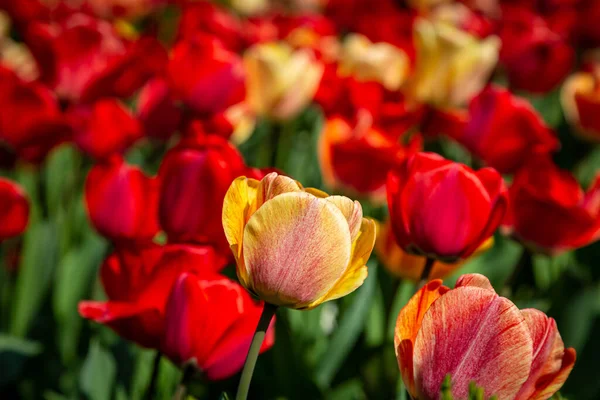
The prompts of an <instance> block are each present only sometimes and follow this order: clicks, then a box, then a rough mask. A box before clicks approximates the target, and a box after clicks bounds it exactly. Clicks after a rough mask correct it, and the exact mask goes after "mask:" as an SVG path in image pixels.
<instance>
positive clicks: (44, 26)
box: [0, 0, 600, 400]
mask: <svg viewBox="0 0 600 400" xmlns="http://www.w3.org/2000/svg"><path fill="white" fill-rule="evenodd" d="M217 3H219V4H217ZM0 10H2V11H1V12H0V174H1V175H2V176H6V177H7V178H0V245H2V247H0V257H1V258H2V264H4V265H5V267H6V268H5V269H6V272H5V275H3V276H8V277H12V278H10V279H12V280H13V281H14V279H15V277H17V276H19V275H21V274H23V273H24V271H23V268H21V267H19V263H20V262H21V260H24V259H27V258H28V256H27V255H26V254H21V253H20V252H21V251H22V250H23V251H24V246H23V245H22V237H23V234H24V235H25V237H27V235H28V232H29V230H28V225H29V226H31V225H32V224H33V225H35V224H38V223H40V221H42V222H43V221H45V220H48V219H51V218H52V216H53V215H54V214H53V210H52V209H48V204H50V203H49V202H48V199H47V198H46V197H48V192H50V191H52V189H53V187H52V185H53V182H55V180H52V179H46V178H47V176H48V173H47V169H48V164H49V161H48V160H49V159H52V158H53V157H54V155H55V154H57V153H58V152H60V151H61V149H65V148H69V149H76V151H75V154H76V157H78V159H79V160H80V161H79V164H75V168H73V169H71V170H64V171H61V172H60V174H61V175H62V176H63V177H64V179H71V180H74V181H75V184H74V185H73V186H72V187H74V189H73V190H75V191H76V193H80V194H81V195H80V196H79V197H78V196H77V194H75V195H72V194H69V193H67V194H65V193H59V194H58V196H74V198H76V200H77V201H79V202H82V203H83V204H84V205H85V210H86V218H85V220H86V221H89V223H91V225H92V226H93V228H94V230H95V231H96V232H97V233H98V234H99V235H100V236H102V237H103V238H104V242H103V243H106V250H107V251H106V254H105V257H104V260H103V262H102V263H101V266H100V269H99V274H98V275H99V279H100V282H101V286H102V290H96V291H94V292H90V291H89V290H86V289H82V291H81V294H80V295H79V297H78V298H77V301H79V304H78V313H79V314H80V316H81V317H83V318H85V319H88V320H91V321H94V322H96V323H99V324H103V325H106V326H107V327H109V328H110V329H112V330H113V331H114V332H116V333H117V334H118V335H119V336H120V337H122V338H123V339H125V340H127V341H131V342H134V343H136V344H137V345H139V346H141V347H144V348H149V349H154V350H156V351H157V364H156V365H155V369H156V367H157V365H158V361H159V360H160V357H162V356H164V357H166V358H167V359H169V360H170V361H171V362H172V363H173V364H174V365H176V366H177V367H178V368H180V370H181V371H182V374H183V378H182V379H181V381H180V383H179V387H178V389H177V391H176V393H173V394H174V396H176V397H177V398H181V399H183V398H184V396H186V395H195V394H194V392H193V389H191V388H192V386H193V382H194V381H202V380H204V381H205V382H208V383H206V384H207V385H209V386H210V385H211V384H212V383H210V382H213V381H220V380H223V379H227V378H230V377H234V376H236V374H238V373H239V372H240V371H242V369H243V372H242V374H241V377H240V378H239V381H240V383H239V387H238V392H237V399H245V398H246V396H248V390H249V389H248V388H249V386H250V379H251V378H252V373H253V369H254V364H255V363H256V358H257V357H258V354H259V353H262V352H263V351H266V350H269V349H271V348H272V347H273V346H274V344H276V343H277V333H276V332H275V331H276V329H275V327H276V324H278V322H279V318H282V319H283V320H285V319H286V318H287V314H285V313H284V311H282V310H280V311H278V309H280V308H287V309H292V310H303V311H302V312H305V313H312V312H313V311H310V310H313V309H315V308H317V307H318V306H320V305H321V304H323V303H325V302H328V301H333V300H336V299H340V298H342V297H344V296H346V295H349V294H350V293H352V292H354V291H355V290H357V289H359V288H360V287H361V285H363V283H365V282H367V280H368V279H377V278H376V277H372V278H371V277H369V272H372V271H373V270H374V269H376V268H377V269H381V268H384V269H385V270H387V272H383V273H384V274H385V275H383V276H385V277H386V278H385V279H386V280H388V281H389V282H395V286H394V288H397V282H398V279H402V280H403V281H404V282H414V284H413V286H411V291H412V293H414V295H413V296H412V298H410V300H408V298H406V300H407V301H408V302H407V303H406V302H405V303H403V304H402V305H401V306H402V307H401V308H400V309H399V310H400V312H399V314H398V310H396V311H395V315H394V319H395V318H396V316H397V321H396V325H395V333H394V335H393V345H392V343H389V344H387V345H386V346H388V350H391V349H394V351H395V355H396V358H397V362H398V366H399V373H400V377H401V381H402V383H401V388H400V389H399V390H398V393H399V394H398V396H405V390H406V392H408V395H409V396H410V398H412V399H441V398H443V399H447V398H448V397H447V396H450V398H452V396H454V398H456V399H467V398H473V399H476V398H477V399H478V398H482V399H487V398H491V397H492V396H495V397H496V398H498V399H499V400H504V399H505V400H513V399H518V400H534V399H535V400H538V399H539V400H543V399H548V398H550V397H552V396H558V394H556V393H557V392H558V390H559V389H560V388H561V387H562V385H563V384H564V383H565V381H566V380H567V378H568V376H569V374H570V373H571V370H572V369H573V367H574V365H575V360H576V351H575V349H573V348H566V347H565V344H564V343H563V339H562V338H561V335H560V334H559V331H558V327H557V323H556V321H555V320H554V319H553V318H551V317H548V316H547V315H546V313H545V312H542V311H540V310H538V309H535V308H530V307H531V306H537V303H535V302H533V301H529V302H521V301H518V300H519V299H518V298H517V299H516V300H515V299H513V300H514V301H515V303H517V304H518V305H519V307H521V306H523V305H525V307H526V308H523V309H520V308H519V307H518V306H517V305H515V303H513V301H511V300H510V299H509V298H508V297H512V296H513V295H514V294H515V291H516V290H517V289H518V287H517V285H516V284H515V279H518V278H519V276H520V275H521V277H522V275H523V274H525V275H528V274H529V275H530V274H531V271H527V269H531V268H532V267H533V266H532V259H533V258H535V257H542V258H543V259H545V260H546V259H549V260H553V259H556V258H557V257H561V256H564V255H565V254H571V253H572V252H574V251H576V250H578V249H581V248H583V247H586V246H590V245H592V244H593V243H594V242H596V241H597V240H598V239H599V238H600V174H597V172H598V171H600V164H599V163H598V162H597V159H598V157H597V156H594V154H595V153H594V150H593V146H592V145H593V143H595V142H598V141H600V122H599V121H600V118H599V117H598V115H600V57H599V56H598V54H600V53H598V52H597V51H595V50H594V49H595V48H596V47H598V49H600V24H599V23H598V20H599V19H600V2H598V1H595V0H522V1H517V0H460V1H459V0H457V1H454V0H376V1H367V0H312V1H309V0H305V1H302V0H291V1H283V0H247V1H244V0H228V1H224V2H209V1H204V0H18V1H17V0H0ZM549 109H550V110H554V111H553V112H554V114H552V113H551V112H545V111H546V110H549ZM556 110H558V111H556ZM307 115H308V116H307ZM311 115H312V116H313V117H311ZM315 115H316V117H315ZM554 115H558V117H557V118H554V119H553V116H554ZM563 116H564V118H563ZM307 125H308V126H307ZM311 132H314V135H313V134H312V133H311ZM594 157H595V158H594ZM573 159H574V161H571V160H573ZM316 163H318V166H319V168H318V170H317V173H316V174H315V173H312V172H311V171H315V168H314V167H315V165H316ZM586 168H587V171H588V172H587V174H583V173H580V171H581V170H583V169H586ZM21 171H33V175H34V176H35V177H36V178H35V179H34V180H36V179H37V180H38V184H37V186H36V185H35V184H34V185H33V187H34V188H35V192H34V193H29V194H28V193H27V190H26V189H24V187H26V188H29V187H31V185H30V184H29V183H30V182H29V183H28V182H27V179H25V180H23V179H22V173H21ZM590 171H591V172H590ZM82 172H83V175H81V173H82ZM80 176H81V179H79V178H78V177H80ZM45 177H46V178H45ZM44 179H46V180H44ZM17 181H18V182H21V183H23V186H21V185H20V184H19V183H17ZM582 183H583V184H584V186H587V191H586V190H584V188H582ZM303 184H305V185H307V186H308V185H311V186H316V187H314V188H312V187H305V186H303ZM323 190H328V191H330V192H331V191H332V192H334V193H335V194H334V195H329V194H328V193H326V192H324V191H323ZM346 196H349V197H352V198H358V199H359V200H360V202H359V201H355V200H351V199H350V198H349V197H346ZM61 198H62V197H61ZM76 213H77V210H76V207H75V206H73V205H72V204H70V205H68V206H67V207H66V214H67V215H69V217H66V220H68V221H71V216H72V215H75V214H76ZM73 218H76V217H73ZM63 222H64V221H63V220H58V222H57V224H59V225H60V224H61V223H63ZM65 223H69V222H65ZM83 223H84V224H85V222H83ZM75 235H77V233H75ZM61 240H62V239H61ZM77 240H78V239H77V238H75V240H74V242H77ZM26 241H27V240H26ZM495 241H496V242H498V241H501V242H509V241H510V242H512V243H513V244H514V243H518V246H520V249H522V252H523V256H522V257H521V261H520V262H519V263H518V265H507V266H506V267H507V268H508V269H509V270H510V271H512V275H511V277H509V278H508V279H507V280H506V282H505V285H504V287H498V286H497V284H496V283H497V282H495V281H493V283H494V286H496V289H498V292H499V293H501V294H502V296H501V295H499V294H497V292H496V290H495V289H494V286H492V283H490V280H489V279H488V278H486V277H485V276H484V275H482V274H481V272H483V271H478V270H476V269H475V270H473V269H471V270H470V272H475V273H468V274H464V275H462V276H460V273H459V272H457V271H459V270H460V268H461V267H462V266H463V265H465V264H468V263H470V262H471V261H473V260H476V259H477V258H478V257H483V256H482V255H484V256H485V253H486V252H488V251H493V250H490V249H493V248H494V247H495V246H497V244H495ZM69 243H71V242H69ZM61 246H62V247H61ZM69 246H70V244H60V243H59V247H61V248H64V247H69ZM25 247H26V246H25ZM373 250H375V254H376V257H375V256H374V257H372V259H373V260H375V259H377V260H378V262H379V264H380V266H373V265H372V263H373V261H369V259H370V257H371V253H372V252H373ZM598 256H600V253H598ZM40 261H41V260H40ZM368 261H369V266H367V262H368ZM507 263H509V262H508V261H507ZM233 265H235V271H236V273H235V274H232V273H230V268H231V267H232V266H233ZM26 267H27V268H30V269H31V268H33V269H35V268H38V266H36V265H33V264H28V265H27V266H26ZM592 267H595V265H594V266H592ZM523 269H525V271H523ZM231 270H233V268H231ZM40 271H41V270H40ZM477 272H479V273H477ZM40 274H42V272H40ZM33 275H34V276H35V273H33ZM234 275H237V277H234ZM586 276H587V275H586ZM592 276H595V275H594V274H593V273H592ZM449 277H450V280H455V281H456V285H455V286H454V288H453V289H450V288H448V287H446V286H444V285H443V284H442V281H441V279H444V278H449ZM452 277H453V278H452ZM7 279H8V278H7ZM381 279H382V278H381V275H380V277H379V280H381ZM586 279H587V278H586ZM592 280H593V279H592ZM594 285H595V284H594ZM596 286H597V285H596ZM596 286H595V287H596ZM361 290H362V289H361ZM415 291H416V292H415ZM98 292H103V294H102V293H100V294H99V293H98ZM392 295H393V293H392ZM53 296H54V295H53ZM90 298H91V299H92V300H90ZM328 304H337V303H328ZM328 307H335V306H328ZM540 308H542V309H543V310H544V311H546V312H547V311H548V307H540ZM342 309H343V307H342ZM328 310H330V311H331V308H329V309H328ZM336 310H337V308H336ZM315 311H316V310H315ZM278 312H279V314H278V318H277V319H276V318H274V315H275V314H276V313H278ZM285 312H287V311H285ZM290 312H291V311H290ZM293 312H296V311H293ZM549 315H551V314H549ZM13 319H14V318H13ZM0 320H1V318H0ZM0 328H2V329H1V330H4V329H6V330H7V331H11V332H12V331H13V330H12V329H10V327H8V328H6V327H5V326H3V325H2V323H1V322H0ZM78 329H81V328H78ZM93 329H97V328H93ZM278 329H279V328H278ZM334 329H335V328H334ZM340 329H342V328H341V327H340ZM23 333H24V334H25V335H26V334H27V332H23ZM0 343H1V342H0ZM567 344H568V343H567ZM0 351H1V346H0ZM274 351H278V350H277V348H275V349H272V350H271V352H274ZM0 359H1V358H0ZM353 362H355V363H360V362H361V360H360V359H355V360H354V361H353ZM244 365H245V366H244ZM259 365H260V362H259ZM154 372H155V373H154V374H153V377H152V382H151V383H150V384H149V387H148V389H147V396H149V398H150V397H152V396H155V397H156V396H158V395H156V394H155V393H154V391H155V385H156V382H155V380H156V375H157V374H158V372H157V371H154ZM266 373H268V371H266ZM294 379H301V377H294ZM235 380H236V382H237V381H238V379H237V378H235ZM261 387H262V386H261ZM2 390H3V389H2V384H1V383H0V397H2V393H3V391H2ZM19 390H20V389H15V388H14V387H12V388H11V389H10V391H7V392H4V393H8V394H7V395H11V394H14V393H17V392H18V393H19V396H23V397H22V398H29V397H27V396H28V394H27V393H30V394H31V392H27V391H24V392H19ZM188 391H190V392H189V394H188ZM24 393H25V394H24ZM250 393H251V395H253V396H254V397H253V398H271V397H269V396H272V395H273V394H272V393H271V394H268V395H267V394H265V393H263V394H261V393H260V392H258V391H257V392H255V393H253V392H252V390H250ZM477 393H479V395H477ZM87 395H89V393H87ZM198 396H201V395H198ZM290 396H291V398H293V394H292V395H290ZM324 396H325V397H327V396H326V395H324ZM477 396H480V397H477ZM92 397H93V396H92ZM19 398H20V397H19ZM32 398H33V397H32ZM156 398H158V397H156ZM348 398H350V397H348ZM352 398H354V397H352ZM357 398H360V397H357ZM399 398H405V397H399ZM590 399H591V397H590Z"/></svg>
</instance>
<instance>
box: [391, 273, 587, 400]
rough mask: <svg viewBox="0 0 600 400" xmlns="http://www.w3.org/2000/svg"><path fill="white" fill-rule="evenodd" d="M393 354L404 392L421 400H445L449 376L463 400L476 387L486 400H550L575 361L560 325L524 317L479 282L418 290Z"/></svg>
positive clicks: (538, 316)
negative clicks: (443, 387) (492, 398)
mask: <svg viewBox="0 0 600 400" xmlns="http://www.w3.org/2000/svg"><path fill="white" fill-rule="evenodd" d="M394 346H395V349H396V357H397V358H398V365H399V367H400V372H401V374H402V379H403V380H404V384H405V385H406V388H407V390H408V392H409V393H410V395H411V397H412V398H413V399H419V400H429V399H439V398H440V387H441V385H442V382H443V381H444V378H445V377H446V376H447V375H450V376H451V379H452V388H453V395H454V396H455V397H456V398H458V399H464V398H467V396H468V393H469V384H470V383H471V382H475V383H476V384H477V385H478V386H481V387H483V388H484V389H485V398H488V397H490V396H492V395H495V396H497V398H498V399H499V400H504V399H506V400H545V399H548V398H550V397H551V396H552V395H553V394H554V393H556V392H557V391H558V390H559V389H560V388H561V386H562V385H563V383H564V382H565V381H566V379H567V377H568V376H569V373H570V372H571V370H572V369H573V365H574V364H575V358H576V354H575V350H574V349H573V348H568V349H565V347H564V343H563V341H562V339H561V337H560V334H559V332H558V329H557V327H556V322H555V321H554V319H552V318H548V317H547V316H546V315H545V314H544V313H543V312H541V311H538V310H535V309H525V310H519V309H518V308H517V307H516V306H515V305H514V304H513V303H512V302H511V301H510V300H508V299H506V298H504V297H501V296H499V295H498V294H496V292H495V291H494V288H493V287H492V285H491V284H490V282H489V280H488V279H487V278H486V277H485V276H483V275H479V274H469V275H463V276H462V277H461V278H459V279H458V281H457V283H456V286H455V287H454V289H449V288H447V287H446V286H443V285H442V281H441V280H434V281H431V282H429V283H428V284H427V285H425V286H424V287H423V288H422V289H421V290H419V291H418V292H417V293H416V294H415V295H414V296H413V297H412V299H410V301H409V302H408V304H407V305H406V306H405V307H404V308H403V309H402V310H401V311H400V314H399V315H398V320H397V321H396V332H395V337H394Z"/></svg>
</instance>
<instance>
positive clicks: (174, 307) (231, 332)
mask: <svg viewBox="0 0 600 400" xmlns="http://www.w3.org/2000/svg"><path fill="white" fill-rule="evenodd" d="M261 310H262V306H261V305H260V304H259V303H257V302H255V301H254V300H252V298H251V297H250V295H248V293H247V292H246V291H245V290H244V289H243V288H242V287H241V286H240V285H238V284H237V283H235V282H233V281H231V280H229V279H227V278H225V277H223V276H220V275H216V274H215V275H209V274H199V275H194V274H190V273H184V274H182V275H180V276H179V278H178V279H177V282H175V285H174V286H173V290H172V291H171V294H170V296H169V300H168V302H167V307H166V312H165V326H166V331H165V335H164V337H163V340H162V345H161V351H162V352H163V353H164V354H165V355H166V356H167V357H169V358H170V359H171V360H173V362H174V363H175V364H178V365H185V364H186V363H189V362H192V363H194V364H195V366H196V367H198V368H199V369H200V370H201V371H202V372H203V373H204V375H205V376H206V377H207V378H208V379H210V380H217V379H224V378H228V377H230V376H232V375H233V374H235V373H236V372H237V371H239V370H240V369H241V368H242V365H243V364H244V361H245V359H246V354H247V353H248V349H249V347H250V343H251V341H252V336H253V334H254V329H255V328H256V324H257V323H258V320H259V318H260V313H261ZM274 325H275V324H274V321H273V322H272V323H271V326H270V328H269V330H268V331H267V335H266V337H265V340H264V342H263V343H262V346H261V352H263V351H265V350H267V349H269V348H270V347H271V346H273V342H274V340H275V334H274Z"/></svg>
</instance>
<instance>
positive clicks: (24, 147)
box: [0, 67, 70, 162]
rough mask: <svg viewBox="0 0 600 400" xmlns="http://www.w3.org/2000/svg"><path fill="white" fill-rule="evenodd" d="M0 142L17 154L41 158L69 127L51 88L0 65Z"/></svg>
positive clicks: (61, 137)
mask: <svg viewBox="0 0 600 400" xmlns="http://www.w3.org/2000/svg"><path fill="white" fill-rule="evenodd" d="M0 108H1V109H2V112H1V113H0V143H1V142H4V143H6V144H7V145H8V147H10V148H11V149H12V150H13V151H15V152H16V153H17V154H18V155H19V156H20V157H22V158H24V159H26V160H28V161H33V162H38V161H41V160H42V159H43V158H44V157H45V155H46V154H47V153H48V152H49V151H50V150H51V149H52V148H53V147H55V146H56V145H58V144H59V143H61V142H63V141H65V140H66V139H67V138H68V136H69V134H70V130H69V127H68V125H67V123H66V120H65V118H64V116H63V114H62V113H61V112H60V109H59V107H58V104H57V102H56V99H55V97H54V96H53V95H52V92H50V90H48V89H47V88H46V87H45V86H44V85H42V84H40V83H37V82H25V81H23V80H21V79H20V78H18V77H17V76H16V75H15V73H14V72H12V71H10V70H7V69H5V68H3V67H0Z"/></svg>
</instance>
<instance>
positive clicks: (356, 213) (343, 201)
mask: <svg viewBox="0 0 600 400" xmlns="http://www.w3.org/2000/svg"><path fill="white" fill-rule="evenodd" d="M327 201H330V202H332V203H333V204H335V205H336V207H337V208H339V209H340V211H341V212H342V214H344V217H346V220H347V221H348V226H349V228H350V235H351V237H352V241H354V240H355V239H356V237H357V235H358V233H359V232H360V228H361V225H362V219H363V218H362V216H363V213H362V207H361V205H360V203H359V202H358V201H356V200H355V201H352V200H350V199H349V198H347V197H344V196H329V197H327Z"/></svg>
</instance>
